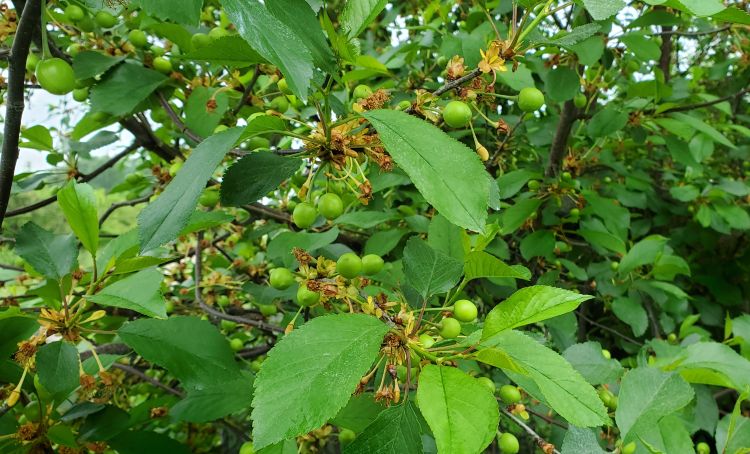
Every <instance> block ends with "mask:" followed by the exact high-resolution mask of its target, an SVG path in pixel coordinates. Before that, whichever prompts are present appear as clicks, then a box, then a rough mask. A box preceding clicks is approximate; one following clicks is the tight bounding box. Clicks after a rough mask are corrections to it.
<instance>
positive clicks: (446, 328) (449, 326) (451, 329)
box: [440, 317, 461, 339]
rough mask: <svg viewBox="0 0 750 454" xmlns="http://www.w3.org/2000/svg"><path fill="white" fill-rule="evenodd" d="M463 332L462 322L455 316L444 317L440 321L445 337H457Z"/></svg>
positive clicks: (441, 330) (442, 334)
mask: <svg viewBox="0 0 750 454" xmlns="http://www.w3.org/2000/svg"><path fill="white" fill-rule="evenodd" d="M459 334H461V324H460V323H459V322H458V320H456V319H455V318H450V317H448V318H444V319H443V320H442V321H441V322H440V335H441V336H443V338H444V339H455V338H457V337H458V335H459Z"/></svg>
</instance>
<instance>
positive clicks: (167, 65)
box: [154, 57, 172, 74]
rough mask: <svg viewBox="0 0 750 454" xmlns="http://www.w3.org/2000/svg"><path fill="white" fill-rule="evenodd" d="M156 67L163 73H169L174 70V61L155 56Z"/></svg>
mask: <svg viewBox="0 0 750 454" xmlns="http://www.w3.org/2000/svg"><path fill="white" fill-rule="evenodd" d="M154 69H155V70H157V71H159V72H160V73H162V74H169V73H171V72H172V62H170V61H169V60H167V59H166V58H164V57H156V58H154Z"/></svg>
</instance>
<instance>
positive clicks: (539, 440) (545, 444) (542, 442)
mask: <svg viewBox="0 0 750 454" xmlns="http://www.w3.org/2000/svg"><path fill="white" fill-rule="evenodd" d="M500 410H501V411H502V412H503V413H504V414H505V416H507V417H508V418H510V419H511V420H512V421H513V422H514V423H516V424H518V426H519V427H521V428H522V429H523V430H524V431H525V432H526V433H527V434H529V435H530V436H531V438H533V439H534V441H535V442H536V444H537V446H539V447H540V448H541V449H542V451H543V452H553V453H555V454H560V451H558V450H557V448H555V446H554V445H553V444H552V443H549V442H547V440H545V439H544V438H542V436H541V435H539V434H538V433H536V431H535V430H534V429H532V428H531V427H529V425H528V424H526V423H525V422H523V421H521V419H520V418H519V417H517V416H516V415H514V414H513V413H511V412H509V411H508V410H507V409H505V408H503V407H502V406H501V407H500ZM550 448H551V449H550Z"/></svg>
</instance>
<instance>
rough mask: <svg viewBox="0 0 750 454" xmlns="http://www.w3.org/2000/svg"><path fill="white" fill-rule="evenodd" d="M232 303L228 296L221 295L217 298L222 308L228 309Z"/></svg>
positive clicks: (217, 302)
mask: <svg viewBox="0 0 750 454" xmlns="http://www.w3.org/2000/svg"><path fill="white" fill-rule="evenodd" d="M231 302H232V301H231V300H230V299H229V296H227V295H219V297H218V298H216V304H218V305H219V306H220V307H227V306H229V304H230V303H231Z"/></svg>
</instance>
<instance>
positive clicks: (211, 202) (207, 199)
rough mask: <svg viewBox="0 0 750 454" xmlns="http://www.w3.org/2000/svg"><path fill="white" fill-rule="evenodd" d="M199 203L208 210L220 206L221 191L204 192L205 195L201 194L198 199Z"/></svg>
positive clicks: (210, 190) (209, 190)
mask: <svg viewBox="0 0 750 454" xmlns="http://www.w3.org/2000/svg"><path fill="white" fill-rule="evenodd" d="M198 203H200V204H201V205H202V206H204V207H206V208H213V207H215V206H216V205H218V204H219V191H214V190H212V189H208V190H205V191H203V194H201V196H200V198H199V199H198Z"/></svg>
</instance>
